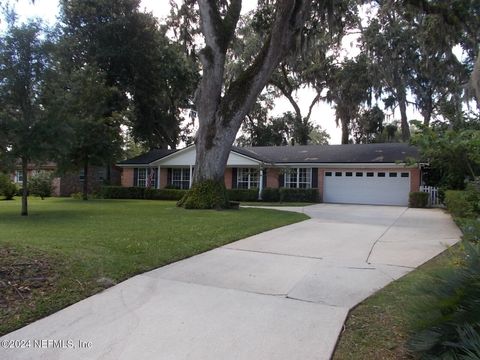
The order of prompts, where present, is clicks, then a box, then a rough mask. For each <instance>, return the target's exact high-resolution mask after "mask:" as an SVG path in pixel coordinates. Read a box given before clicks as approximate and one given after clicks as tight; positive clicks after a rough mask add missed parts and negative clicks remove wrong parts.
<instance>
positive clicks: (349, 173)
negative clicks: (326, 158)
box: [345, 171, 353, 176]
mask: <svg viewBox="0 0 480 360" xmlns="http://www.w3.org/2000/svg"><path fill="white" fill-rule="evenodd" d="M345 176H353V173H352V172H351V171H347V172H346V173H345Z"/></svg>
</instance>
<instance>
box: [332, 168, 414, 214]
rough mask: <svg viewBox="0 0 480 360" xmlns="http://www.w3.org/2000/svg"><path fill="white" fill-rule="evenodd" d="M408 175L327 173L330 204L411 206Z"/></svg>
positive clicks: (406, 172)
mask: <svg viewBox="0 0 480 360" xmlns="http://www.w3.org/2000/svg"><path fill="white" fill-rule="evenodd" d="M409 192H410V172H408V171H326V172H325V177H324V189H323V201H324V202H326V203H343V204H373V205H403V206H406V205H408V194H409Z"/></svg>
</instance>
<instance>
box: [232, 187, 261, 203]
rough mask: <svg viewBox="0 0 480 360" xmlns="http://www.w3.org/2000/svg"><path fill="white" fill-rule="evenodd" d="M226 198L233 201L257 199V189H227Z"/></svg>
mask: <svg viewBox="0 0 480 360" xmlns="http://www.w3.org/2000/svg"><path fill="white" fill-rule="evenodd" d="M227 194H228V198H229V199H230V200H233V201H257V200H258V190H257V189H228V190H227Z"/></svg>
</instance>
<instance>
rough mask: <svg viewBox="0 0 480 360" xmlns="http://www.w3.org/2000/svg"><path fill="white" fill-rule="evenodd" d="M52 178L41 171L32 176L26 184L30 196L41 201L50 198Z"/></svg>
mask: <svg viewBox="0 0 480 360" xmlns="http://www.w3.org/2000/svg"><path fill="white" fill-rule="evenodd" d="M52 181H53V177H52V175H51V174H49V173H47V172H45V171H41V172H39V173H38V174H36V175H33V176H32V177H31V178H30V181H29V182H28V190H29V192H30V194H32V195H36V196H40V197H41V199H42V200H43V199H44V198H46V197H50V196H52V193H53V190H54V189H53V183H52Z"/></svg>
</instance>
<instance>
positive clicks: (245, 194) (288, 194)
mask: <svg viewBox="0 0 480 360" xmlns="http://www.w3.org/2000/svg"><path fill="white" fill-rule="evenodd" d="M187 191H188V190H180V189H168V188H164V189H152V188H142V187H122V186H104V187H102V190H101V191H100V195H101V197H103V198H105V199H147V200H181V199H182V198H183V196H184V195H185V194H186V193H187ZM227 193H228V197H229V200H231V201H240V202H241V201H257V200H258V190H256V189H228V190H227ZM262 200H263V201H266V202H318V201H319V198H318V190H317V189H287V188H280V189H272V188H266V189H264V190H263V191H262Z"/></svg>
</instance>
